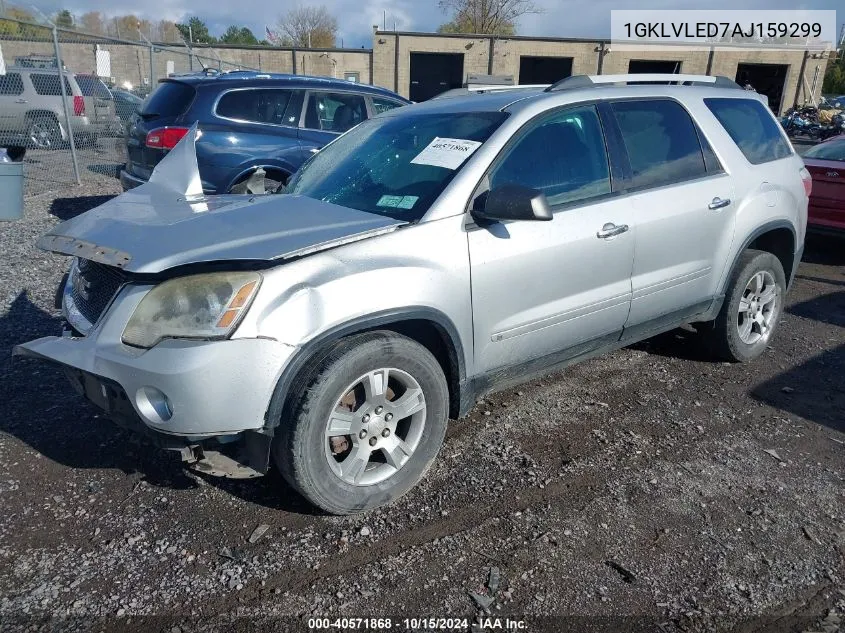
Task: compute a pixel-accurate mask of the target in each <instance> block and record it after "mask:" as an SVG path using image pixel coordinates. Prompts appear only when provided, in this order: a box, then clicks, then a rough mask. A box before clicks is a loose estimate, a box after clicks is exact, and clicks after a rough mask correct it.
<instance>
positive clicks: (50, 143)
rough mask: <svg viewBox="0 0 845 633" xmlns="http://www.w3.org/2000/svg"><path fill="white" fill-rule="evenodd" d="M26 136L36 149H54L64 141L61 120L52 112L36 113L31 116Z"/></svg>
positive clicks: (31, 145)
mask: <svg viewBox="0 0 845 633" xmlns="http://www.w3.org/2000/svg"><path fill="white" fill-rule="evenodd" d="M26 138H27V142H28V143H29V146H30V147H31V148H34V149H54V148H56V147H58V146H59V145H60V144H61V142H62V130H61V128H60V127H59V122H58V121H57V120H56V118H55V117H54V116H52V115H50V114H36V115H32V116H30V118H29V127H27V131H26Z"/></svg>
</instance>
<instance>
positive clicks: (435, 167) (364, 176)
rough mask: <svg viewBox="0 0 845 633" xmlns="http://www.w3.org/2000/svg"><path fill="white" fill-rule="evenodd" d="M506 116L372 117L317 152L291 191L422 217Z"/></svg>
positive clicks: (362, 208)
mask: <svg viewBox="0 0 845 633" xmlns="http://www.w3.org/2000/svg"><path fill="white" fill-rule="evenodd" d="M506 117H507V115H506V114H505V113H502V112H451V113H437V114H416V115H415V114H410V113H402V114H400V115H397V116H390V117H378V118H375V119H371V120H369V121H364V122H363V123H361V124H360V125H358V126H357V127H355V128H353V129H351V130H350V131H349V132H347V133H346V134H344V135H343V136H340V137H339V138H338V139H337V140H335V141H334V142H332V143H331V144H330V145H327V146H326V147H325V148H324V149H323V150H322V151H320V152H319V153H318V154H315V155H314V157H313V158H312V159H311V160H310V161H308V163H306V164H305V165H304V166H303V167H302V169H300V170H299V172H297V174H296V176H295V177H294V178H293V180H292V181H291V183H290V185H289V186H288V188H287V190H286V192H287V193H290V194H298V195H302V196H307V197H309V198H315V199H317V200H323V201H325V202H331V203H333V204H337V205H341V206H344V207H349V208H352V209H358V210H360V211H368V212H370V213H378V214H380V215H386V216H389V217H392V218H396V219H399V220H406V221H408V222H413V221H416V220H419V219H420V218H421V217H422V216H423V215H424V214H425V212H426V211H427V210H428V208H429V207H430V206H431V204H432V203H433V202H434V200H435V199H436V198H437V196H439V195H440V194H441V193H442V192H443V190H444V189H445V188H446V185H448V184H449V182H450V181H451V180H452V178H454V176H455V174H456V173H457V172H458V171H459V170H460V169H461V167H462V166H463V165H464V164H465V163H466V160H467V159H468V158H469V157H470V156H471V155H472V154H473V153H474V152H475V151H476V150H477V149H478V147H479V146H481V144H482V143H483V142H484V141H486V140H487V139H488V138H490V135H491V134H492V133H493V132H494V131H495V130H496V128H498V127H499V125H501V123H502V121H504V120H505V118H506Z"/></svg>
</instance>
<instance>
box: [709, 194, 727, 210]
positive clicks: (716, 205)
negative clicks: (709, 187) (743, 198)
mask: <svg viewBox="0 0 845 633" xmlns="http://www.w3.org/2000/svg"><path fill="white" fill-rule="evenodd" d="M730 203H731V199H730V198H720V197H719V196H716V197H715V198H713V200H712V201H711V202H710V204H708V205H707V208H708V209H710V210H713V209H724V208H725V207H726V206H728V205H729V204H730Z"/></svg>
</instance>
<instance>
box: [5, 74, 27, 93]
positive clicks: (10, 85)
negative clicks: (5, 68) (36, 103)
mask: <svg viewBox="0 0 845 633" xmlns="http://www.w3.org/2000/svg"><path fill="white" fill-rule="evenodd" d="M19 94H23V80H21V76H20V74H19V73H9V74H7V75H0V95H19Z"/></svg>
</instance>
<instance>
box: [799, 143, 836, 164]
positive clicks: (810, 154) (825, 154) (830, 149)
mask: <svg viewBox="0 0 845 633" xmlns="http://www.w3.org/2000/svg"><path fill="white" fill-rule="evenodd" d="M804 158H820V159H822V160H842V161H845V139H842V140H840V139H836V140H835V141H828V142H827V143H822V144H821V145H816V146H815V147H812V148H810V149H808V150H807V151H806V152H804Z"/></svg>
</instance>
